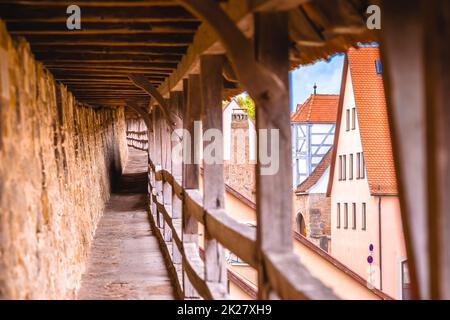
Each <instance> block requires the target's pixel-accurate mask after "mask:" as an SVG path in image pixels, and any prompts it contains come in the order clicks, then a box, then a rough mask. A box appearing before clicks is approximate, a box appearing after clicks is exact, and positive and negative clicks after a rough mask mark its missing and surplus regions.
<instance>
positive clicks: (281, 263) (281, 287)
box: [258, 252, 338, 300]
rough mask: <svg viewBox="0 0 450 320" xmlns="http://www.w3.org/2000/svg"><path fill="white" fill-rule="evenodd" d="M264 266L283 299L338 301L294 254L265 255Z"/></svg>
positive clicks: (275, 253) (273, 285) (273, 253)
mask: <svg viewBox="0 0 450 320" xmlns="http://www.w3.org/2000/svg"><path fill="white" fill-rule="evenodd" d="M264 265H265V266H266V268H267V275H268V277H269V280H270V284H271V286H272V287H273V288H274V290H275V291H276V292H277V294H278V295H279V296H280V298H282V299H287V300H303V299H312V300H336V299H338V297H337V296H336V295H335V294H334V293H333V291H332V290H331V289H330V288H328V287H326V286H325V285H324V284H322V282H320V281H319V280H317V279H316V278H314V277H313V276H312V275H311V273H309V271H308V270H307V269H306V267H305V266H304V265H303V264H301V263H300V257H299V256H297V255H296V254H294V253H293V252H270V253H264ZM258 292H259V290H258Z"/></svg>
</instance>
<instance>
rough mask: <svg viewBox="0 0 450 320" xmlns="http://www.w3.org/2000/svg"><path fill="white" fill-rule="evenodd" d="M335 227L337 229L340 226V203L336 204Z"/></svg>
mask: <svg viewBox="0 0 450 320" xmlns="http://www.w3.org/2000/svg"><path fill="white" fill-rule="evenodd" d="M336 227H337V228H338V229H339V228H340V227H341V204H340V203H338V204H337V210H336Z"/></svg>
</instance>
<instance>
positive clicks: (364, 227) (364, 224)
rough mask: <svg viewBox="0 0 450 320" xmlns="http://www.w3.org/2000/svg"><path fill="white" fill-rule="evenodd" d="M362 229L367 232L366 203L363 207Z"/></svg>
mask: <svg viewBox="0 0 450 320" xmlns="http://www.w3.org/2000/svg"><path fill="white" fill-rule="evenodd" d="M361 229H362V230H366V204H365V203H364V202H363V204H362V206H361Z"/></svg>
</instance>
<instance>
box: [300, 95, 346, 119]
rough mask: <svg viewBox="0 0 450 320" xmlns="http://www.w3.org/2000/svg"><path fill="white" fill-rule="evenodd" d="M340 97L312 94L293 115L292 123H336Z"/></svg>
mask: <svg viewBox="0 0 450 320" xmlns="http://www.w3.org/2000/svg"><path fill="white" fill-rule="evenodd" d="M338 103H339V96H338V95H336V94H312V95H311V96H310V97H309V98H308V99H307V100H306V101H305V102H304V103H303V104H299V105H297V110H296V111H295V112H293V113H292V114H291V122H336V115H337V109H338Z"/></svg>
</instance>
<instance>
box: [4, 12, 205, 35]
mask: <svg viewBox="0 0 450 320" xmlns="http://www.w3.org/2000/svg"><path fill="white" fill-rule="evenodd" d="M136 10H139V9H136ZM199 25H200V22H197V21H173V22H117V23H109V22H103V21H95V22H84V21H83V23H82V29H81V30H71V31H70V33H73V34H75V35H76V34H79V35H83V34H97V35H98V34H132V33H142V34H144V33H147V34H149V35H150V34H155V33H175V32H176V33H189V34H192V33H195V31H196V30H197V28H198V26H199ZM7 26H8V31H9V33H11V34H13V35H24V36H26V35H67V33H68V30H67V27H66V24H65V23H60V22H27V23H24V22H23V21H21V22H8V24H7Z"/></svg>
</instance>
